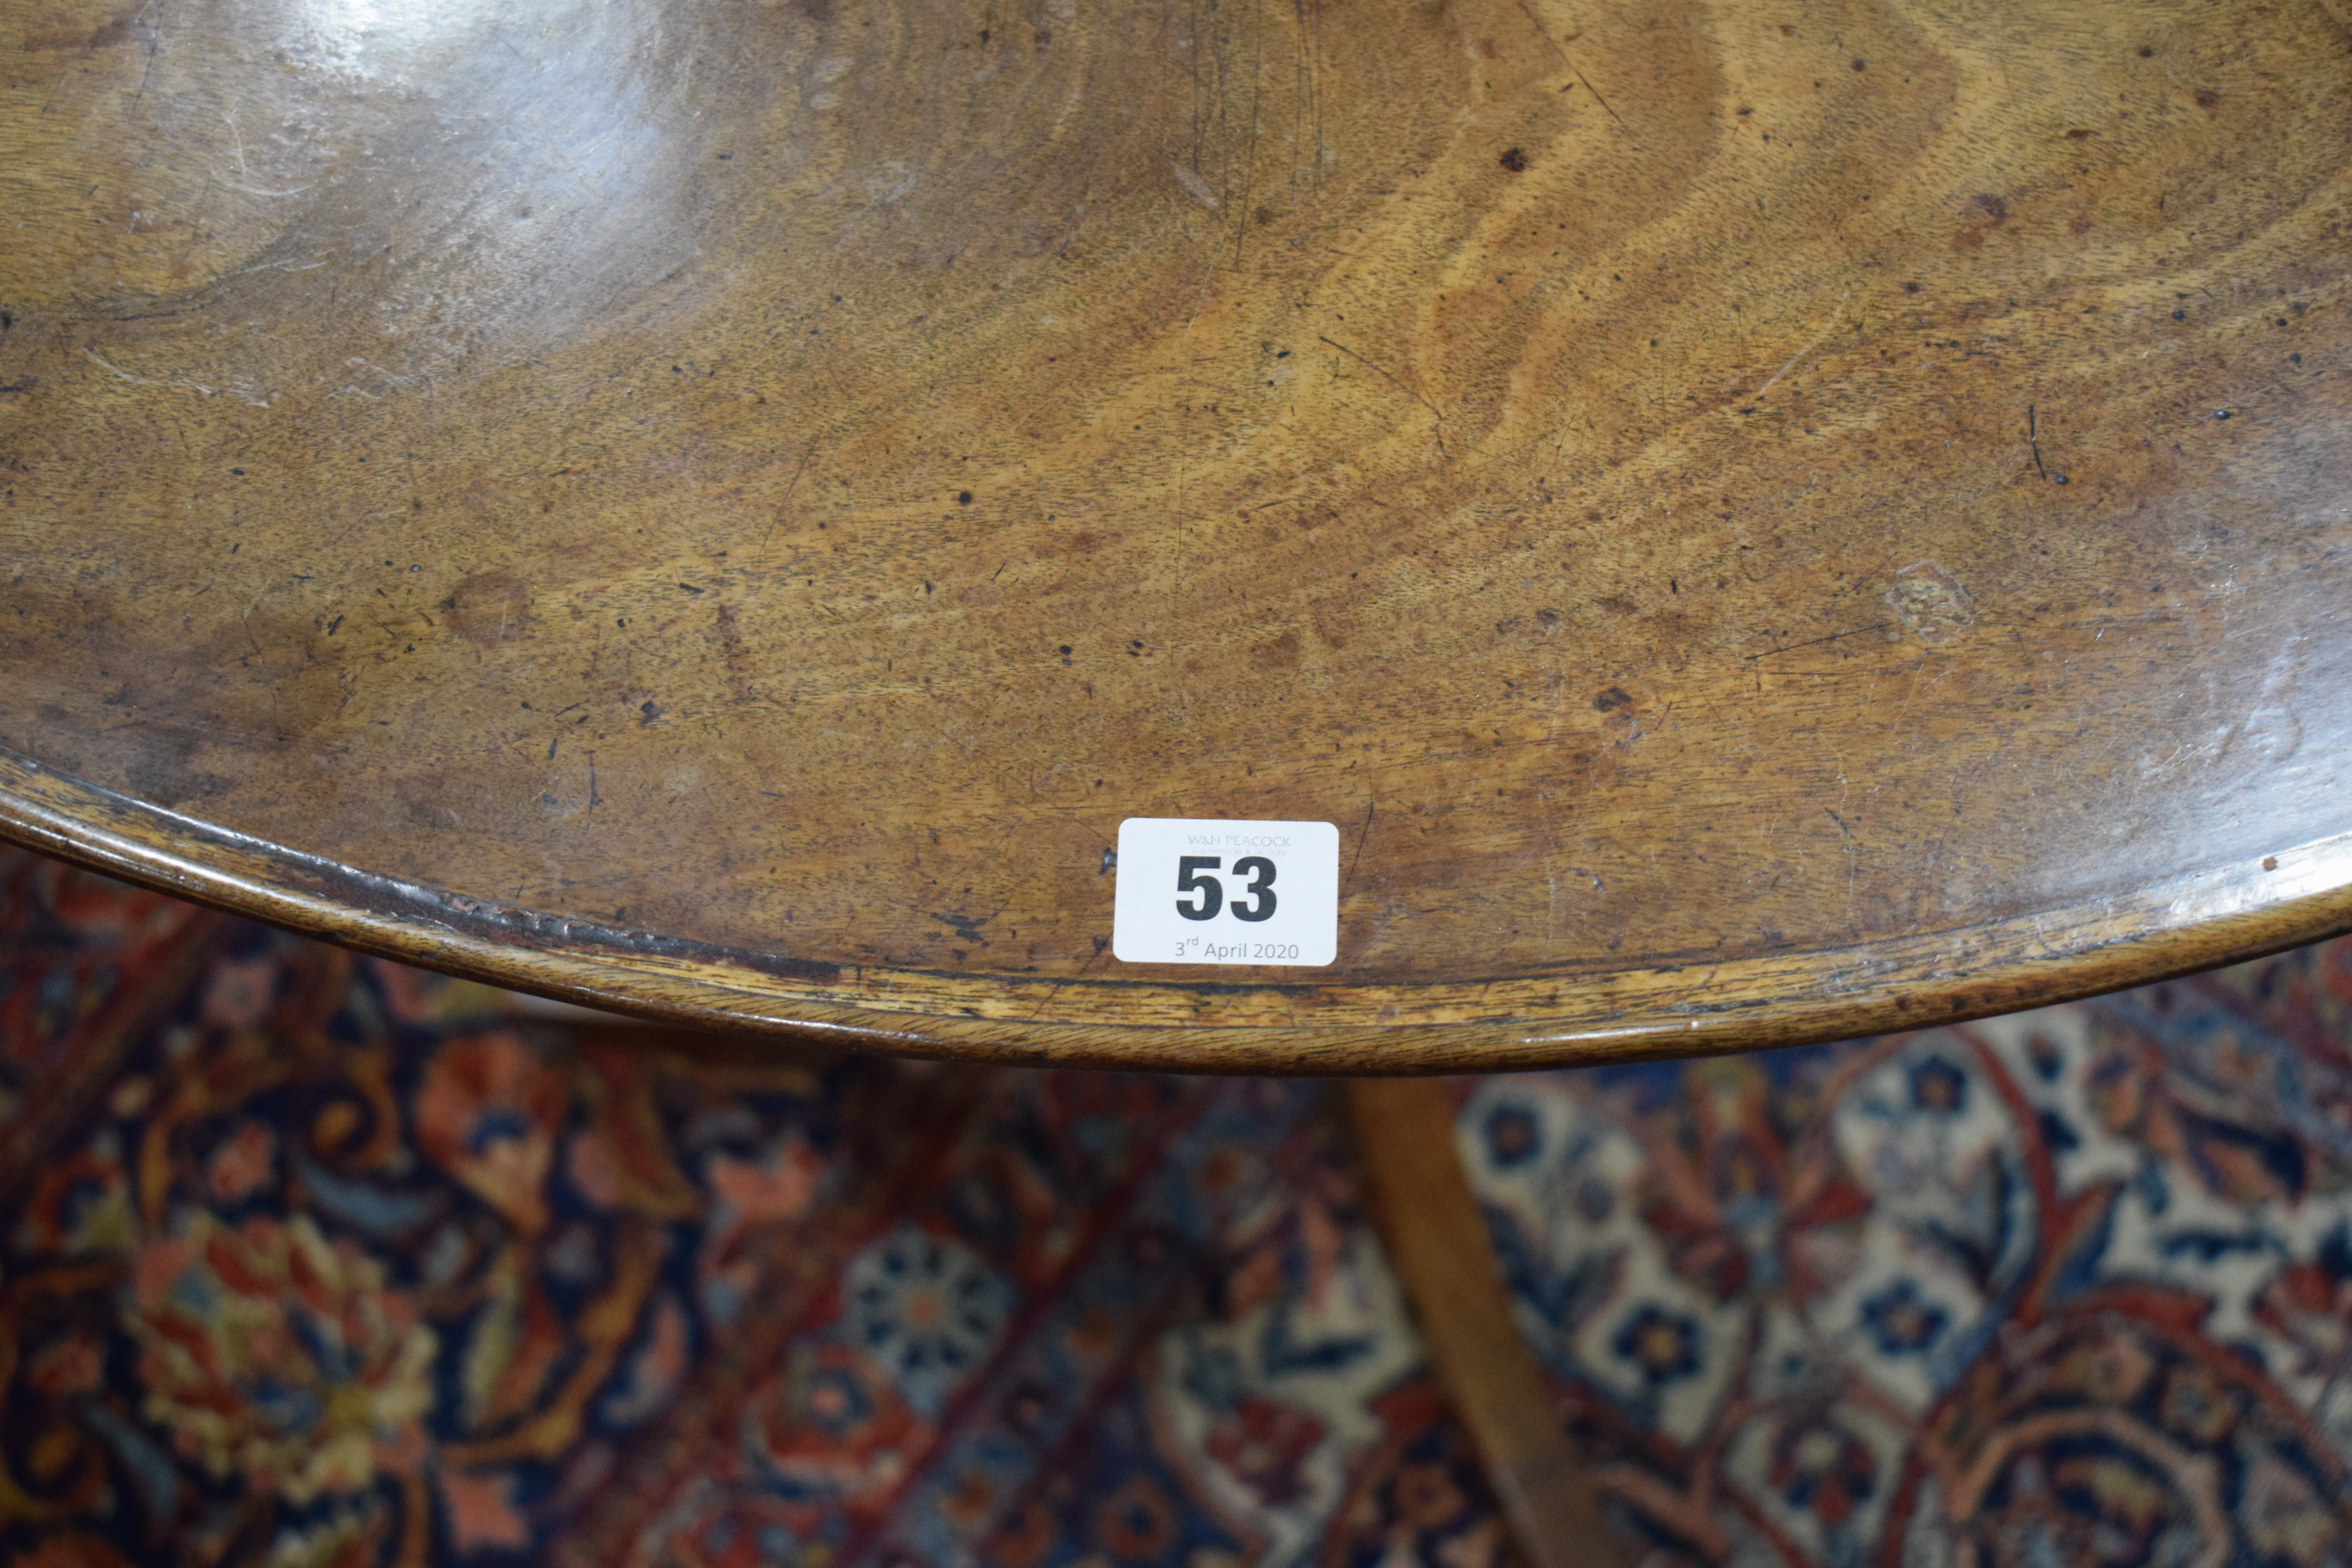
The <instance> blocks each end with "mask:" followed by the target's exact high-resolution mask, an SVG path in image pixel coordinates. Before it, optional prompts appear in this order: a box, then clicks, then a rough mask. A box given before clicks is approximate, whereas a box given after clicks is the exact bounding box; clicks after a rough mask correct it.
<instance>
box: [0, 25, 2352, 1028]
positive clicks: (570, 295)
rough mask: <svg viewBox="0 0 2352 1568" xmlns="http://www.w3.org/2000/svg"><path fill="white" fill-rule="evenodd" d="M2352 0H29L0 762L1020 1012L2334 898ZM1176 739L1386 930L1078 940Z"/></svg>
mask: <svg viewBox="0 0 2352 1568" xmlns="http://www.w3.org/2000/svg"><path fill="white" fill-rule="evenodd" d="M2332 4H2333V0H2325V3H2323V0H2298V3H2294V4H2287V5H2253V4H2251V3H2246V0H2223V3H2221V4H2206V3H2204V0H2199V3H2198V4H2196V5H2188V4H2184V3H2179V0H2157V3H2154V4H2134V5H2121V4H2113V5H2110V4H2100V3H2095V0H2085V3H2082V4H2070V5H2063V6H2060V7H2056V8H2054V9H2053V8H2052V7H2047V6H2027V5H1992V4H1970V5H1961V6H1958V7H1951V6H1937V5H1926V4H1921V3H1917V0H1872V3H1867V4H1864V3H1859V0H1857V3H1854V4H1845V5H1826V6H1823V5H1808V6H1802V7H1800V6H1797V5H1783V4H1773V3H1769V0H1768V3H1765V4H1740V5H1731V4H1706V3H1704V0H1630V3H1629V4H1627V5H1622V6H1613V7H1592V8H1587V7H1582V6H1579V5H1568V4H1562V3H1558V0H1447V3H1446V4H1444V5H1400V4H1388V3H1370V4H1366V3H1363V0H1356V3H1353V4H1334V3H1331V0H1302V3H1301V4H1300V5H1292V6H1286V7H1274V6H1263V5H1253V6H1240V5H1225V6H1217V7H1202V6H1200V5H1194V4H1191V3H1189V0H1188V3H1186V4H1182V5H1178V4H1173V3H1167V0H1162V3H1153V0H1139V3H1137V4H1133V5H1123V6H1120V7H1117V8H1106V7H1102V6H1099V5H1092V4H1087V3H1084V0H1034V3H1033V0H1023V3H1020V4H1015V5H1012V6H1011V7H1009V8H1008V7H1007V6H1005V5H1003V4H1000V3H995V0H992V3H990V4H987V5H982V4H980V3H979V0H898V3H896V4H893V5H852V4H848V3H846V0H797V3H796V4H792V5H740V6H720V5H706V4H696V5H656V4H653V3H652V0H523V3H522V4H520V5H503V6H499V7H488V6H482V5H472V4H469V3H467V0H435V3H431V4H428V3H425V0H382V3H381V4H373V5H357V4H351V3H347V0H305V3H304V4H302V5H295V4H293V3H292V0H261V3H256V4H245V5H229V4H227V3H226V0H202V3H199V4H196V5H193V6H187V7H177V6H175V7H173V8H172V10H171V11H170V12H169V13H168V14H165V13H163V12H161V11H141V12H137V13H135V14H133V13H131V12H128V11H118V10H116V9H112V8H110V7H106V6H99V5H89V4H86V3H83V0H0V212H5V215H6V216H8V217H9V218H10V219H11V220H12V226H11V227H10V229H9V231H8V232H9V234H10V239H9V242H8V243H7V245H6V246H5V247H0V746H5V748H6V755H5V758H0V831H5V832H6V833H7V834H8V835H10V836H11V837H17V838H20V839H23V840H25V841H27V842H34V843H37V844H40V845H44V846H46V847H50V848H52V849H55V850H58V851H59V852H63V853H68V854H72V855H75V856H77V857H79V858H83V859H85V860H88V861H89V862H91V863H94V864H102V865H106V866H108V867H110V868H114V869H116V870H118V871H121V872H123V873H125V874H129V875H133V876H137V877H141V878H143V879H148V880H150V881H153V882H157V883H159V884H167V885H171V886H173V887H175V888H178V889H183V890H185V891H188V892H190V893H192V894H193V895H194V896H198V897H201V898H204V899H205V900H210V901H213V902H216V903H220V904H224V905H226V906H228V907H233V908H237V909H241V910H247V911H248V912H252V913H257V914H262V915H265V916H268V917H269V918H275V919H281V920H288V921H294V922H296V923H299V924H302V925H304V926H305V927H307V928H308V929H310V930H313V931H321V932H323V933H327V934H331V935H336V936H338V937H340V938H341V939H344V940H348V941H352V942H355V943H358V944H361V945H365V946H372V947H374V948H376V949H378V950H380V951H388V952H399V953H401V954H403V955H404V956H407V957H410V958H414V959H417V960H420V961H422V962H426V963H437V964H441V965H444V966H446V967H453V968H459V969H464V970H467V971H468V972H471V973H478V974H480V975H483V976H484V977H486V978H495V979H498V980H500V981H501V982H502V983H506V984H517V985H522V986H526V987H530V988H535V989H540V990H544V991H548V992H551V993H560V994H565V995H568V996H572V997H573V998H575V999H582V1000H593V1001H595V1002H597V1003H599V1004H600V1005H608V1006H611V1005H620V1006H628V1007H635V1008H638V1009H640V1010H645V1011H647V1012H652V1013H657V1014H661V1015H663V1016H672V1017H677V1018H691V1019H701V1020H704V1021H720V1022H726V1021H732V1022H737V1023H740V1024H744V1025H746V1026H759V1027H797V1028H802V1029H806V1030H817V1031H838V1032H841V1033H842V1034H843V1035H844V1036H845V1037H848V1038H854V1039H856V1040H860V1041H863V1042H865V1043H868V1044H886V1045H888V1046H889V1047H892V1048H901V1049H908V1050H919V1051H926V1052H932V1053H937V1054H971V1055H983V1056H996V1057H1000V1058H1010V1059H1024V1060H1051V1061H1061V1060H1118V1061H1127V1062H1133V1063H1146V1062H1160V1063H1164V1064H1169V1065H1183V1066H1194V1067H1231V1068H1248V1069H1303V1070H1337V1071H1346V1070H1365V1069H1367V1068H1373V1069H1388V1070H1440V1069H1445V1068H1462V1067H1466V1066H1474V1065H1487V1066H1506V1065H1531V1064H1533V1063H1536V1062H1540V1061H1548V1060H1566V1059H1590V1058H1595V1057H1599V1056H1603V1055H1611V1054H1618V1055H1622V1054H1632V1053H1641V1052H1658V1051H1667V1050H1689V1049H1705V1048H1727V1047H1738V1046H1743V1045H1756V1044H1767V1043H1774V1042H1781V1041H1787V1040H1792V1039H1797V1038H1803V1037H1815V1036H1820V1035H1825V1034H1844V1033H1855V1032H1860V1031H1862V1030H1865V1029H1871V1028H1878V1027H1887V1026H1900V1025H1902V1024H1906V1023H1916V1022H1918V1021H1921V1020H1923V1019H1925V1018H1930V1017H1941V1016H1962V1015H1966V1014H1969V1013H1972V1012H1981V1011H1990V1010H1997V1009H2000V1008H2004V1007H2011V1006H2017V1005H2027V1004H2030V1003H2032V1002H2036V1001H2042V1000H2048V999H2053V998H2054V997H2056V996H2059V995H2063V994H2080V993H2082V992H2085V991H2089V990H2095V989H2099V988H2103V987H2105V986H2111V985H2116V984H2129V983H2132V982H2135V981H2139V980H2144V979H2147V978H2151V977H2153V976H2154V975H2156V974H2158V973H2164V972H2168V971H2171V970H2177V969H2181V968H2187V967H2191V966H2194V965H2197V964H2200V963H2212V962H2220V961H2221V960H2224V959H2228V958H2232V957H2238V956H2243V955H2245V954H2247V953H2249V952H2254V951H2261V950H2263V949H2267V948H2271V947H2275V946H2279V945H2284V944H2287V943H2290V942H2295V941H2300V940H2309V939H2311V938H2314V937H2316V936H2319V935H2322V934H2326V932H2328V931H2334V930H2338V929H2342V928H2343V927H2345V926H2346V925H2347V923H2352V804H2347V793H2346V790H2345V787H2344V769H2345V765H2346V762H2347V757H2352V632H2347V623H2346V617H2345V616H2344V613H2343V609H2342V606H2343V605H2344V603H2345V602H2346V597H2347V588H2352V582H2347V578H2352V508H2347V501H2346V499H2345V498H2346V497H2347V494H2352V486H2347V482H2346V481H2347V477H2352V476H2347V468H2352V449H2347V447H2346V445H2345V443H2344V441H2343V440H2342V438H2341V436H2342V431H2343V427H2344V424H2345V418H2346V413H2347V407H2352V398H2347V381H2346V379H2345V378H2346V374H2347V370H2352V361H2347V349H2352V326H2347V320H2346V315H2345V310H2344V305H2345V294H2346V278H2347V239H2346V237H2345V234H2344V222H2345V216H2346V196H2347V171H2346V165H2347V161H2352V20H2348V19H2347V15H2346V14H2345V13H2343V12H2342V11H2341V10H2340V9H2336V8H2331V6H2332ZM1177 815H1190V816H1273V817H1284V818H1293V819H1299V818H1306V819H1319V820H1328V821H1330V822H1333V823H1335V824H1338V825H1339V827H1340V830H1341V833H1342V836H1343V843H1344V844H1345V846H1346V860H1345V868H1346V881H1345V883H1344V885H1343V888H1342V902H1341V915H1340V956H1339V962H1338V963H1336V964H1334V965H1333V966H1332V967H1331V968H1329V969H1328V970H1318V971H1311V972H1309V971H1260V970H1220V971H1215V972H1202V971H1192V970H1182V969H1174V968H1161V967H1156V966H1139V965H1123V964H1120V963H1118V962H1117V961H1116V960H1115V959H1113V958H1112V957H1110V955H1109V954H1108V952H1107V951H1106V949H1107V939H1108V934H1109V919H1110V892H1111V886H1112V876H1111V874H1110V872H1109V869H1108V866H1107V865H1106V860H1105V853H1104V852H1105V850H1106V849H1107V848H1108V847H1109V845H1110V843H1111V841H1112V839H1113V837H1114V836H1115V834H1116V830H1117V826H1118V821H1119V820H1120V819H1121V818H1123V817H1126V816H1177ZM387 889H402V890H400V891H396V892H395V891H388V890H387Z"/></svg>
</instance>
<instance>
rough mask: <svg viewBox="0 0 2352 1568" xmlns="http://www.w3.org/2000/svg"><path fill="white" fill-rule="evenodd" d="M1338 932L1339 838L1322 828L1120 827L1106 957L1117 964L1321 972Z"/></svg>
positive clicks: (1170, 820)
mask: <svg viewBox="0 0 2352 1568" xmlns="http://www.w3.org/2000/svg"><path fill="white" fill-rule="evenodd" d="M1338 951H1339V829H1338V828H1337V827H1334V826H1332V825H1331V824H1329V823H1328V822H1235V821H1228V820H1225V819H1223V818H1199V817H1172V816H1130V817H1129V818H1128V819H1127V820H1126V821H1125V822H1122V823H1120V824H1119V827H1118V890H1117V894H1116V898H1115V902H1114V906H1113V912H1112V917H1111V952H1112V954H1113V955H1114V956H1115V957H1117V958H1118V959H1119V960H1120V961H1121V962H1122V963H1280V964H1301V965H1320V964H1326V963H1330V962H1331V961H1332V959H1333V958H1334V957H1336V956H1337V955H1338Z"/></svg>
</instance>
